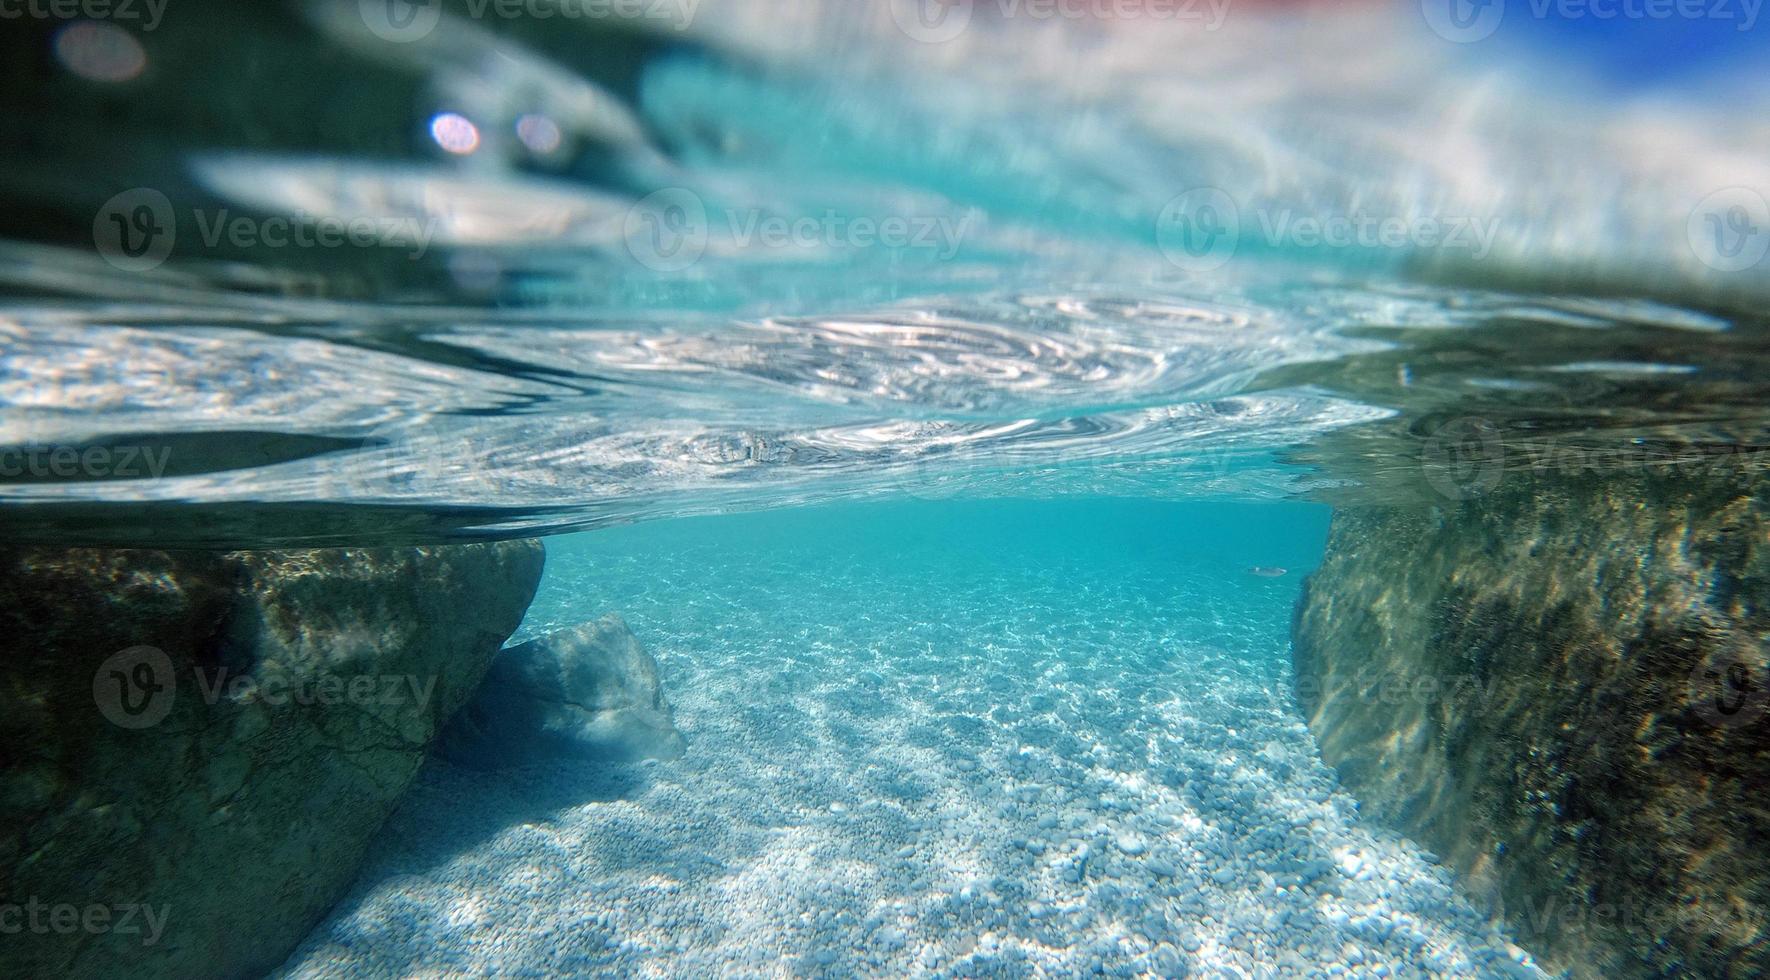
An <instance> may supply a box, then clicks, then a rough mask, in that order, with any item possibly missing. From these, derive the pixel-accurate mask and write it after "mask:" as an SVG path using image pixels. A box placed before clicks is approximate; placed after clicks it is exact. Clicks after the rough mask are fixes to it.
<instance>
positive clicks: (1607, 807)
mask: <svg viewBox="0 0 1770 980" xmlns="http://www.w3.org/2000/svg"><path fill="white" fill-rule="evenodd" d="M1767 636H1770V489H1767V488H1766V486H1765V484H1764V483H1763V481H1761V480H1759V481H1755V485H1754V483H1746V484H1744V485H1743V489H1742V485H1741V484H1740V483H1738V482H1730V481H1713V480H1702V479H1689V478H1687V477H1685V475H1683V474H1676V473H1671V474H1665V475H1651V474H1636V475H1631V476H1628V477H1618V476H1614V475H1610V476H1605V477H1599V476H1596V475H1587V476H1586V477H1584V478H1577V479H1566V480H1558V481H1556V482H1555V484H1554V485H1553V486H1544V485H1543V484H1542V483H1540V482H1536V483H1533V482H1529V481H1526V482H1524V484H1523V485H1519V486H1509V485H1501V486H1499V487H1498V488H1496V489H1495V490H1494V491H1493V492H1489V493H1485V494H1481V495H1476V496H1474V497H1472V498H1471V499H1468V500H1464V501H1461V502H1459V503H1457V504H1456V505H1454V506H1450V507H1447V508H1444V509H1441V510H1429V511H1395V510H1381V509H1364V510H1342V511H1340V512H1338V513H1337V514H1336V515H1335V517H1334V522H1333V529H1332V532H1331V535H1330V540H1329V543H1328V550H1327V556H1326V559H1325V561H1324V563H1323V564H1322V566H1321V568H1320V570H1319V571H1317V572H1316V573H1315V574H1314V575H1313V576H1312V577H1311V578H1310V580H1309V581H1308V583H1307V585H1306V587H1305V589H1304V594H1303V596H1302V598H1301V599H1300V601H1299V605H1298V609H1297V615H1296V620H1295V626H1294V637H1293V639H1294V650H1295V659H1296V672H1297V684H1298V693H1299V696H1300V700H1301V701H1302V703H1303V705H1304V707H1305V710H1306V711H1307V713H1308V715H1309V723H1310V726H1311V728H1312V729H1313V730H1314V732H1315V734H1316V737H1317V739H1318V740H1319V742H1320V744H1321V749H1322V754H1323V756H1324V757H1325V758H1326V760H1327V761H1328V762H1329V763H1330V764H1331V765H1333V766H1335V767H1336V768H1337V769H1338V770H1339V772H1340V775H1341V777H1342V779H1343V781H1344V782H1345V784H1346V785H1347V786H1348V788H1349V789H1350V790H1351V791H1352V792H1353V793H1354V794H1355V795H1356V796H1357V797H1358V798H1359V800H1360V802H1361V805H1362V808H1363V811H1364V812H1365V813H1366V814H1367V815H1371V816H1375V817H1376V818H1377V819H1379V820H1380V821H1383V822H1386V823H1388V824H1390V825H1392V826H1395V827H1397V828H1399V829H1401V830H1403V831H1405V832H1407V833H1409V834H1410V835H1412V836H1414V837H1416V838H1417V839H1419V840H1420V841H1422V842H1423V843H1425V844H1426V845H1427V846H1429V847H1431V848H1432V849H1434V850H1436V851H1438V852H1439V853H1440V854H1442V855H1443V856H1444V858H1445V860H1446V861H1447V862H1448V863H1450V864H1451V865H1453V866H1454V867H1455V868H1456V869H1457V870H1459V871H1460V872H1461V875H1462V878H1463V880H1464V882H1465V883H1466V885H1467V886H1468V887H1469V889H1470V890H1471V892H1472V893H1473V894H1474V895H1475V896H1476V897H1478V898H1483V899H1486V900H1487V901H1489V902H1491V903H1492V905H1493V906H1494V907H1495V909H1496V910H1497V911H1498V912H1499V913H1500V914H1502V915H1503V916H1504V918H1505V919H1506V921H1507V923H1508V924H1509V926H1510V927H1511V929H1512V930H1513V932H1514V935H1515V936H1516V937H1517V939H1518V942H1519V944H1520V945H1522V946H1524V947H1525V948H1527V949H1529V950H1531V951H1532V952H1533V953H1535V954H1536V955H1537V956H1538V957H1539V959H1540V960H1542V961H1544V962H1545V963H1546V964H1547V965H1548V966H1550V967H1552V968H1554V969H1557V970H1562V969H1565V970H1571V971H1572V972H1573V974H1574V975H1576V976H1582V977H1604V978H1619V977H1648V976H1670V975H1692V976H1709V977H1745V976H1763V975H1766V974H1770V929H1767V925H1770V849H1766V848H1765V846H1764V842H1765V841H1766V840H1770V796H1767V795H1766V793H1765V792H1764V790H1765V787H1767V786H1770V717H1766V709H1767V708H1770V704H1767V699H1770V694H1767V688H1766V682H1767V681H1770V672H1767V663H1766V655H1767V648H1766V643H1765V640H1766V637H1767Z"/></svg>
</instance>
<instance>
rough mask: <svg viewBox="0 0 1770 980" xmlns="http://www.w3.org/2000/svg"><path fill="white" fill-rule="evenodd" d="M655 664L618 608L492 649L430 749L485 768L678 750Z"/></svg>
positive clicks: (630, 758) (635, 757)
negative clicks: (470, 693)
mask: <svg viewBox="0 0 1770 980" xmlns="http://www.w3.org/2000/svg"><path fill="white" fill-rule="evenodd" d="M686 747H687V742H686V741H684V739H683V737H682V735H681V733H679V732H678V731H677V730H676V724H675V721H674V719H673V718H672V717H671V714H670V708H669V706H668V705H667V704H665V703H664V697H663V691H662V689H661V688H660V687H659V685H658V665H657V662H656V661H655V660H653V659H652V656H651V654H649V653H647V652H646V651H645V648H644V647H643V646H641V645H640V643H639V639H638V638H637V637H635V636H634V635H633V633H632V631H630V630H629V629H627V624H626V623H625V622H623V621H622V620H621V617H619V616H614V615H610V616H605V617H603V618H602V619H599V620H597V621H596V622H593V623H585V624H584V625H582V626H578V627H575V628H573V629H568V630H560V631H558V632H555V633H549V634H548V635H546V636H544V637H541V638H540V639H538V640H533V641H531V642H528V643H524V644H521V645H520V646H514V647H511V648H510V649H508V650H505V651H504V652H502V653H500V654H498V658H497V660H496V661H494V662H493V664H492V669H491V671H490V672H489V673H487V674H486V679H485V683H484V684H483V685H481V686H480V690H479V694H478V695H477V696H476V697H475V698H474V699H473V701H472V702H471V703H469V704H468V705H467V707H466V708H465V709H463V710H462V711H461V713H460V714H459V715H457V716H456V718H455V720H454V722H453V723H452V724H450V726H449V728H448V731H447V732H445V733H444V736H443V738H442V740H441V741H440V742H439V745H438V753H439V754H440V755H441V756H442V757H443V758H445V759H447V760H449V761H451V762H454V763H455V764H457V765H462V766H467V767H471V768H481V769H492V768H501V767H505V766H514V765H523V764H525V763H531V762H541V761H546V760H549V759H582V760H593V761H608V762H635V761H639V760H642V759H675V758H679V757H680V756H681V755H682V753H683V751H684V749H686Z"/></svg>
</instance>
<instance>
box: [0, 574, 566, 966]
mask: <svg viewBox="0 0 1770 980" xmlns="http://www.w3.org/2000/svg"><path fill="white" fill-rule="evenodd" d="M541 565H542V551H541V548H540V546H539V544H538V543H535V542H509V543H498V544H466V545H451V546H445V547H434V548H388V549H375V550H349V549H338V550H325V551H292V552H278V553H250V552H236V553H194V552H187V553H180V552H158V551H100V550H71V551H69V550H63V551H52V550H46V549H38V550H13V551H8V552H0V636H4V637H5V639H4V641H0V642H4V643H5V644H6V650H5V656H4V660H3V661H0V745H4V746H5V748H4V750H0V757H3V759H4V763H3V765H0V828H3V829H0V903H4V904H0V930H4V931H5V933H6V934H5V935H0V975H4V976H18V977H25V976H76V977H79V976H90V977H114V976H129V977H179V978H190V977H234V976H243V975H252V974H258V973H263V972H265V971H266V970H268V969H270V968H273V967H275V966H276V965H277V964H278V963H279V962H281V960H282V959H283V957H284V956H285V955H287V953H288V951H289V950H290V949H291V948H293V947H294V945H295V944H296V943H297V942H298V941H299V940H300V938H301V936H302V935H303V934H304V933H305V932H306V931H307V930H308V928H309V927H310V926H311V925H312V924H313V922H314V921H315V920H316V919H317V918H318V917H319V916H320V915H321V914H322V913H323V912H324V911H325V910H326V908H327V907H328V906H329V905H331V904H332V902H333V901H334V900H335V899H336V898H337V897H338V895H339V894H340V893H341V892H342V891H343V890H344V889H345V888H346V887H347V886H348V885H349V883H350V880H351V878H352V877H353V875H354V873H355V870H356V867H357V864H358V862H359V859H360V858H361V857H362V854H363V851H364V848H365V847H366V846H367V844H368V842H369V840H370V838H371V837H372V836H373V835H374V833H375V832H376V830H377V828H379V827H380V825H381V823H382V820H383V818H385V817H386V816H387V814H388V813H389V812H390V811H391V809H392V808H393V806H394V804H395V802H396V801H397V800H398V799H399V797H400V794H401V793H402V792H403V791H404V790H405V788H406V786H407V784H408V782H409V781H410V780H411V778H412V776H413V774H414V773H415V772H416V770H417V768H418V765H419V763H420V762H421V760H422V759H423V756H424V753H425V750H426V747H427V745H428V743H429V742H430V741H431V739H432V737H433V736H434V735H435V733H436V732H437V731H438V730H440V728H441V727H442V725H443V724H444V723H445V722H446V721H447V719H448V718H449V716H450V714H452V713H453V712H454V711H455V710H456V709H457V708H458V707H459V706H460V705H461V704H462V703H464V702H465V701H466V700H467V699H468V697H470V696H471V695H472V693H473V691H474V689H475V688H476V687H477V686H478V684H479V681H480V678H481V677H482V676H483V674H484V673H485V671H486V668H487V667H488V666H489V664H490V663H491V659H492V656H493V654H494V653H495V652H496V651H497V649H498V647H499V646H500V645H501V644H502V643H503V641H504V639H505V638H506V637H507V636H509V634H510V633H511V631H512V630H514V629H515V628H516V625H517V623H518V622H519V621H520V620H521V618H522V615H523V612H524V610H525V609H526V608H527V606H528V603H529V600H530V598H531V597H532V596H533V594H534V590H535V586H536V583H537V582H538V580H539V578H540V574H541Z"/></svg>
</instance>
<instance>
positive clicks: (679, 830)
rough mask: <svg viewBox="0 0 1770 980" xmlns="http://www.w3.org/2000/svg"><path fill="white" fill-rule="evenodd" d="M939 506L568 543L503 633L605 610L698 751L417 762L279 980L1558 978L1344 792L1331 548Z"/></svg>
mask: <svg viewBox="0 0 1770 980" xmlns="http://www.w3.org/2000/svg"><path fill="white" fill-rule="evenodd" d="M920 506H922V507H924V508H927V509H928V513H944V514H946V516H945V517H944V518H941V519H938V520H930V519H929V518H928V517H927V516H926V514H924V515H923V516H917V511H916V508H913V507H912V508H907V509H906V508H898V509H887V510H886V511H885V512H884V516H880V512H878V511H876V510H873V509H868V508H863V507H853V508H846V510H847V511H850V512H851V513H850V514H849V515H848V516H846V517H844V516H841V515H842V511H843V510H844V509H837V510H836V511H834V513H835V515H836V516H833V517H832V516H831V513H824V514H822V515H816V516H810V517H806V518H804V519H803V520H801V521H799V523H798V524H797V525H796V524H795V518H793V517H791V516H786V517H768V518H750V519H744V518H709V519H697V520H696V521H676V522H666V523H660V524H658V525H652V526H640V527H635V528H623V529H617V530H613V531H604V532H597V533H595V534H591V535H585V536H579V537H577V538H575V539H555V540H554V541H552V542H550V544H549V558H548V571H547V579H546V580H545V582H544V583H543V585H542V591H541V594H540V595H539V596H538V597H537V599H536V602H535V605H534V606H533V608H532V609H531V610H530V615H529V618H528V620H527V622H525V624H524V626H523V629H522V632H521V633H520V634H519V636H518V637H517V638H516V639H522V638H526V637H530V636H533V635H536V634H539V633H544V632H546V631H548V630H550V629H555V628H559V627H563V626H567V625H571V624H574V623H577V622H580V621H583V620H585V619H589V618H593V617H596V616H600V615H602V614H604V613H606V612H610V611H613V612H618V613H620V614H621V615H622V616H624V617H625V618H626V619H627V621H628V623H629V625H630V626H631V627H632V629H633V630H634V632H635V633H636V634H637V635H638V636H639V638H640V639H641V640H642V641H643V642H644V643H645V644H646V645H647V647H648V648H649V649H650V650H651V651H652V652H653V654H654V655H655V656H656V657H657V659H658V662H659V665H660V668H661V672H662V675H663V679H664V683H665V685H666V689H667V692H668V696H669V699H670V701H671V702H672V704H673V705H674V707H675V711H676V720H677V725H678V727H679V728H680V729H681V730H682V731H683V732H684V733H685V734H686V735H687V737H688V739H689V751H688V754H687V755H686V756H685V757H684V758H682V759H680V760H678V761H675V762H669V763H644V764H640V765H630V766H592V765H583V766H569V765H560V766H551V767H538V768H530V769H525V770H518V771H512V772H506V773H499V774H493V775H487V774H484V773H471V772H466V771H462V770H457V769H454V768H452V767H450V766H448V765H446V764H442V763H432V764H430V765H428V766H427V767H426V768H425V770H424V771H423V773H422V774H421V776H420V778H419V780H418V782H417V784H416V785H415V786H414V788H413V791H412V793H411V796H410V797H409V799H408V800H407V801H406V803H404V804H403V805H402V807H401V809H400V810H399V811H398V812H397V813H396V814H395V816H394V817H393V818H392V820H391V821H390V823H389V825H388V826H387V828H386V830H385V831H384V832H383V833H382V835H381V836H380V838H379V840H378V841H377V842H376V843H375V844H374V845H373V847H372V848H371V852H370V854H369V855H368V858H367V861H366V864H365V867H364V870H363V874H362V876H361V877H360V879H359V880H358V883H357V886H356V887H355V889H354V891H353V892H352V893H351V894H350V895H348V896H347V897H346V898H345V899H344V900H343V901H341V902H340V903H339V904H338V906H337V907H336V908H335V909H334V910H333V912H332V914H331V916H330V917H329V918H328V919H326V920H325V921H324V922H322V923H321V924H320V925H319V926H318V927H317V928H316V929H315V930H314V931H313V933H312V934H311V935H310V936H309V938H308V940H307V941H306V943H305V944H304V945H303V947H302V948H301V949H300V950H298V951H297V953H296V954H295V955H294V956H293V957H291V959H290V960H289V962H288V963H287V964H286V966H285V968H284V972H285V974H286V975H287V976H291V977H318V976H351V977H383V976H385V977H393V976H402V977H405V976H440V975H461V974H469V975H501V976H514V975H541V974H550V973H560V972H564V973H574V974H598V975H621V976H659V977H711V976H751V975H755V976H764V975H766V976H786V975H816V976H854V975H875V976H913V975H935V976H1033V975H1055V976H1074V975H1078V974H1088V973H1104V974H1107V975H1115V976H1131V975H1145V976H1164V977H1178V976H1208V977H1266V976H1322V975H1328V976H1342V975H1344V976H1360V977H1367V976H1369V977H1385V976H1391V977H1418V976H1469V977H1494V976H1540V975H1541V974H1540V973H1538V972H1537V971H1536V969H1535V968H1534V967H1533V966H1531V965H1530V964H1529V960H1528V958H1527V957H1526V956H1525V955H1524V954H1522V953H1521V952H1519V951H1518V950H1517V949H1516V948H1515V947H1513V946H1511V945H1510V944H1509V943H1508V942H1507V940H1506V938H1505V937H1504V936H1503V935H1502V934H1501V933H1500V932H1499V931H1497V930H1496V929H1495V928H1494V927H1493V926H1492V925H1490V924H1489V922H1488V921H1487V920H1486V919H1485V917H1483V916H1481V915H1479V914H1477V912H1476V911H1475V910H1474V909H1473V908H1472V907H1471V906H1470V905H1469V904H1468V903H1466V902H1465V901H1464V900H1462V899H1461V898H1460V897H1459V896H1458V895H1457V894H1456V892H1455V890H1454V889H1453V886H1452V881H1451V875H1450V873H1449V872H1448V871H1447V870H1446V869H1444V868H1442V867H1440V866H1439V865H1437V864H1435V863H1434V859H1433V857H1432V856H1431V855H1429V854H1427V853H1425V852H1423V851H1422V850H1421V849H1420V848H1419V847H1418V846H1416V845H1414V844H1412V843H1410V842H1409V841H1407V840H1405V839H1402V838H1399V837H1397V836H1395V835H1393V834H1390V833H1387V832H1384V831H1381V830H1379V829H1377V828H1374V827H1370V826H1366V825H1364V824H1362V823H1360V822H1359V820H1358V815H1357V805H1356V803H1355V802H1354V801H1353V800H1352V798H1351V797H1349V796H1348V795H1346V794H1345V793H1344V792H1342V791H1340V790H1339V789H1338V788H1337V784H1336V782H1335V779H1334V776H1333V773H1332V771H1331V770H1329V769H1327V768H1326V767H1324V766H1323V764H1322V763H1321V761H1320V758H1319V755H1318V753H1317V749H1316V746H1315V743H1314V740H1313V739H1312V738H1311V736H1310V734H1309V732H1308V729H1307V728H1306V727H1305V725H1304V724H1303V721H1302V719H1301V717H1300V716H1299V714H1298V709H1297V706H1296V704H1295V702H1294V699H1293V697H1292V695H1291V694H1290V689H1291V683H1290V676H1289V655H1288V650H1287V643H1288V640H1287V632H1288V623H1289V615H1290V607H1291V602H1292V600H1293V599H1294V597H1295V593H1296V589H1297V586H1298V580H1299V578H1300V570H1299V569H1293V570H1292V571H1291V573H1290V574H1287V575H1285V576H1282V577H1277V578H1266V577H1261V576H1255V575H1251V574H1248V573H1247V571H1246V569H1247V567H1249V566H1252V565H1275V564H1280V562H1278V561H1275V560H1274V558H1275V556H1276V557H1278V558H1284V557H1289V558H1290V559H1291V560H1293V561H1298V556H1297V554H1296V553H1295V552H1298V551H1299V550H1300V551H1302V552H1307V551H1309V550H1310V549H1311V548H1313V547H1317V546H1318V545H1317V544H1316V543H1313V542H1307V541H1305V542H1303V543H1301V544H1298V543H1295V542H1293V543H1291V544H1289V545H1279V544H1274V543H1273V542H1274V541H1275V540H1276V539H1277V538H1279V537H1282V533H1281V530H1282V529H1281V530H1274V529H1273V527H1272V525H1273V523H1274V522H1273V521H1267V522H1266V523H1267V525H1268V526H1267V527H1266V528H1265V530H1264V531H1263V532H1262V535H1259V536H1256V537H1258V538H1259V540H1258V541H1256V542H1255V543H1254V544H1253V545H1250V546H1248V547H1246V548H1242V549H1241V550H1242V551H1244V552H1246V553H1239V554H1238V553H1232V552H1234V551H1236V550H1237V547H1236V545H1235V544H1234V542H1233V541H1232V540H1231V539H1233V538H1235V535H1234V534H1229V535H1228V536H1227V537H1225V536H1224V535H1223V534H1221V533H1218V532H1217V531H1212V530H1210V529H1206V530H1203V531H1196V532H1186V533H1179V534H1177V535H1176V534H1170V533H1167V532H1166V531H1162V530H1159V529H1156V530H1151V529H1145V530H1144V531H1142V532H1139V531H1138V530H1137V529H1136V528H1131V529H1129V530H1127V529H1125V528H1120V527H1117V526H1116V524H1115V523H1114V519H1110V518H1107V517H1100V518H1099V519H1098V521H1096V522H1095V524H1094V525H1093V527H1094V532H1093V533H1091V532H1090V531H1089V524H1088V523H1087V522H1080V523H1079V525H1078V522H1076V521H1074V520H1073V519H1072V518H1073V517H1074V513H1073V512H1063V511H1058V512H1056V513H1055V516H1050V517H1040V516H1039V515H1040V513H1041V512H1040V511H1038V510H1037V509H1036V508H1035V509H1031V510H1028V509H1022V510H1020V511H1017V512H1015V516H1013V517H1012V518H1011V519H1008V520H1007V521H1006V523H1005V524H1004V526H1003V527H1001V528H996V529H990V528H982V529H980V525H981V524H987V523H988V522H989V520H990V518H988V516H987V514H988V511H987V508H985V509H982V510H979V509H978V508H981V507H982V505H968V506H970V507H971V509H970V510H967V509H966V508H960V507H957V506H956V505H942V504H939V503H929V504H925V505H920ZM943 506H945V507H947V508H948V509H947V510H946V511H940V510H939V508H941V507H943ZM1166 513H1167V512H1165V511H1161V510H1159V509H1147V508H1145V509H1137V508H1130V509H1129V511H1128V512H1127V515H1125V516H1124V518H1123V519H1130V520H1145V521H1148V520H1161V519H1166V518H1161V517H1149V516H1143V517H1138V516H1137V515H1139V514H1145V515H1148V514H1155V515H1161V514H1166ZM979 514H982V515H985V516H982V517H979V516H978V515H979ZM1066 514H1067V516H1066ZM906 515H907V516H906ZM967 515H969V516H967ZM1170 516H1172V515H1170ZM1188 519H1191V518H1188ZM1287 519H1288V518H1287ZM1056 520H1064V521H1068V524H1067V532H1066V533H1064V534H1055V535H1049V534H1048V535H1044V536H1043V537H1046V538H1052V539H1056V540H1048V541H1047V542H1046V544H1045V545H1044V546H1039V547H1033V546H1026V547H1021V546H1020V545H1018V544H1016V542H1023V540H1024V539H1025V538H1026V537H1028V534H1027V532H1028V531H1029V530H1030V529H1037V528H1039V527H1041V526H1043V525H1048V524H1049V522H1050V521H1056ZM745 521H748V523H745ZM721 522H726V524H725V525H722V524H721ZM733 522H735V523H733ZM867 522H872V523H874V524H877V525H878V526H877V527H867V528H862V527H859V526H858V525H860V524H865V523H867ZM1277 523H1279V524H1282V523H1284V521H1278V522H1277ZM1304 524H1306V525H1307V524H1309V522H1308V521H1305V522H1304ZM893 525H896V526H897V527H898V529H899V530H897V531H895V532H894V531H893V530H892V526H893ZM1310 526H1311V527H1312V526H1313V525H1310ZM943 527H944V528H945V530H944V531H943V530H942V528H943ZM1219 530H1220V529H1219ZM1310 533H1313V532H1312V531H1311V532H1310ZM1304 537H1307V534H1305V535H1304ZM1299 540H1301V539H1299ZM1225 542H1229V543H1225ZM1287 547H1288V548H1290V549H1291V550H1292V552H1293V554H1290V555H1289V556H1286V555H1277V554H1276V552H1278V551H1283V550H1284V549H1285V548H1287ZM1307 561H1308V559H1307V558H1303V559H1301V561H1298V563H1299V564H1301V563H1306V562H1307Z"/></svg>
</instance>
